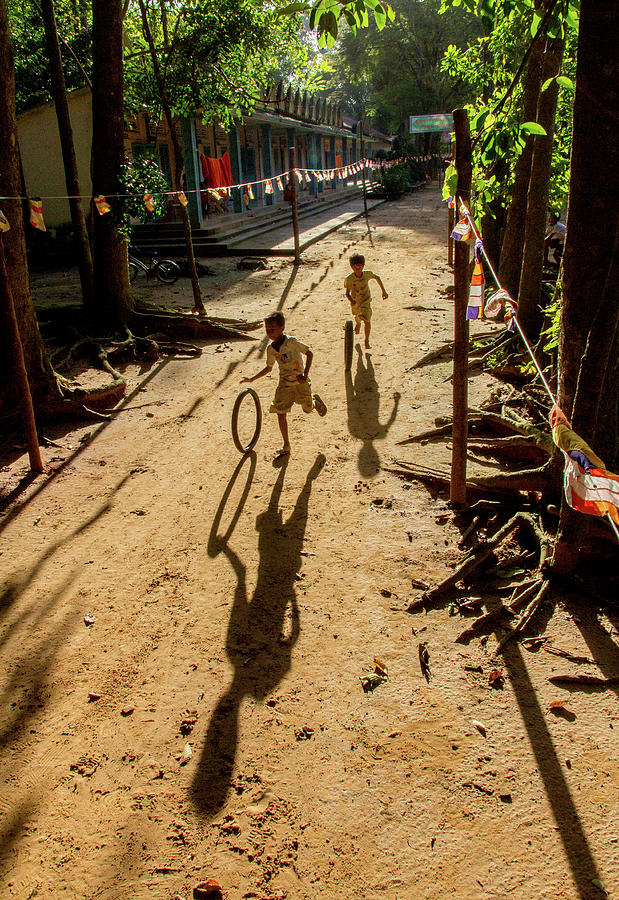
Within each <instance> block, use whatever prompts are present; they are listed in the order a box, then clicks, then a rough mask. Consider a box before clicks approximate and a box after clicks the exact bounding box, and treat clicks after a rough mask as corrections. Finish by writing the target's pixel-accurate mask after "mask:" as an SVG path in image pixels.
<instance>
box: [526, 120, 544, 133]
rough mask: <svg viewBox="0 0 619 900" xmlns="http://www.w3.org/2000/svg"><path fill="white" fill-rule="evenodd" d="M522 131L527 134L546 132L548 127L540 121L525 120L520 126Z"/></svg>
mask: <svg viewBox="0 0 619 900" xmlns="http://www.w3.org/2000/svg"><path fill="white" fill-rule="evenodd" d="M520 131H521V132H524V133H525V134H541V135H545V134H546V129H545V128H544V127H543V126H542V125H540V124H539V123H538V122H523V124H522V125H521V126H520Z"/></svg>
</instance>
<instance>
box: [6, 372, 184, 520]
mask: <svg viewBox="0 0 619 900" xmlns="http://www.w3.org/2000/svg"><path fill="white" fill-rule="evenodd" d="M170 360H171V357H166V359H164V360H161V362H159V363H157V365H156V366H155V367H154V368H153V369H152V371H151V372H150V373H149V374H148V375H147V377H146V378H145V379H144V380H143V381H141V382H140V384H139V385H137V386H136V387H135V389H134V390H133V391H131V393H130V394H128V395H127V397H125V399H124V400H123V401H122V403H120V404H119V405H118V406H117V407H116V409H114V410H113V412H112V413H111V416H110V418H109V419H108V420H106V421H105V422H101V424H100V425H97V427H96V428H95V429H93V431H91V432H90V433H89V434H88V435H87V436H85V437H84V438H83V439H82V440H81V442H80V445H79V447H76V448H75V450H72V451H71V453H70V455H69V456H67V457H66V459H64V460H62V462H61V463H59V464H58V465H57V466H55V467H54V469H53V471H51V472H48V473H44V474H43V475H38V476H36V477H35V478H31V477H29V476H26V477H24V478H22V480H21V481H20V484H19V486H18V488H14V489H13V491H11V494H10V497H11V500H10V502H11V503H12V502H13V501H15V500H17V498H18V496H19V495H20V494H22V493H23V492H24V491H26V490H27V488H28V486H29V485H30V484H32V482H33V480H36V479H37V478H38V479H39V484H38V486H37V487H36V488H35V489H34V490H33V491H32V493H30V494H28V496H27V497H25V498H24V499H23V500H22V502H21V503H16V504H15V506H12V507H11V508H10V509H9V511H8V512H7V513H6V515H5V516H4V517H3V518H2V519H1V520H0V534H1V533H2V531H4V529H5V528H6V527H7V525H8V524H9V523H10V522H12V521H13V519H14V518H15V517H16V516H17V515H19V513H20V512H21V511H22V510H23V509H25V508H26V506H27V505H28V504H29V503H30V502H31V501H32V500H34V498H35V497H38V495H39V494H40V493H42V491H44V490H45V488H46V487H48V485H50V484H52V482H53V481H54V480H55V479H56V478H57V477H58V475H60V474H61V473H62V472H63V471H64V470H65V469H66V468H67V466H70V465H71V463H73V462H74V461H75V460H76V459H77V457H78V456H80V454H82V453H83V452H84V451H85V450H86V449H87V447H89V446H90V445H91V444H92V442H93V441H94V440H95V438H96V437H98V436H99V434H101V432H102V431H103V430H104V429H105V428H107V427H108V425H109V424H110V423H111V422H113V421H114V418H115V417H116V415H117V414H118V413H120V412H122V411H123V410H124V409H125V408H126V407H128V405H129V404H130V403H131V401H132V400H133V398H134V397H135V396H136V395H137V394H138V393H139V392H140V391H143V390H144V388H145V387H146V386H147V385H148V384H149V382H151V381H152V379H153V378H154V377H155V375H157V374H158V373H159V372H160V371H161V370H162V369H163V368H164V367H165V366H167V365H168V363H169V362H170ZM58 427H59V428H64V429H65V431H70V430H72V429H74V428H75V421H73V423H72V424H71V427H69V425H68V423H64V424H61V425H59V426H58ZM63 433H64V432H63ZM126 477H129V476H126ZM114 490H115V491H116V490H118V487H117V488H115V489H114ZM1 503H2V507H4V508H7V507H8V506H9V502H8V498H1Z"/></svg>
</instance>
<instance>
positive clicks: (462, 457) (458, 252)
mask: <svg viewBox="0 0 619 900" xmlns="http://www.w3.org/2000/svg"><path fill="white" fill-rule="evenodd" d="M453 117H454V131H455V136H456V171H457V173H458V187H457V190H456V213H457V211H458V203H459V202H460V201H461V200H464V201H465V202H466V203H468V202H469V200H470V196H471V172H472V165H471V159H472V156H471V133H470V129H469V119H468V113H467V112H466V110H465V109H454V112H453ZM455 243H456V246H455V254H454V257H455V258H454V364H453V449H452V454H451V482H450V488H449V499H450V501H451V503H453V504H454V505H455V506H461V505H463V504H464V503H466V439H467V425H468V423H467V393H468V380H467V369H468V343H469V323H468V321H467V318H466V307H467V303H468V296H469V275H468V269H469V248H468V243H463V242H462V241H456V242H455Z"/></svg>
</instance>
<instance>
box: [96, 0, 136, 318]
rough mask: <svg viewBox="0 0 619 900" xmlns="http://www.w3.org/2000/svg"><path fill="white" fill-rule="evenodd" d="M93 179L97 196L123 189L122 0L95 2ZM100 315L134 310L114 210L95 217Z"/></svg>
mask: <svg viewBox="0 0 619 900" xmlns="http://www.w3.org/2000/svg"><path fill="white" fill-rule="evenodd" d="M92 12H93V21H92V57H93V67H92V76H93V77H92V142H93V152H92V183H93V193H94V195H95V196H97V195H98V194H104V195H105V196H110V197H114V196H116V195H118V194H122V193H123V189H122V186H121V182H120V175H121V172H122V167H123V163H124V143H123V139H124V128H125V126H124V113H125V109H124V94H123V47H122V23H123V5H122V2H121V0H93V4H92ZM93 235H94V242H93V249H94V275H95V310H94V312H95V318H96V320H97V322H98V324H99V326H100V327H102V328H104V329H107V330H115V329H118V328H121V327H123V326H125V325H126V323H127V321H128V319H129V315H130V313H131V311H132V300H131V292H130V289H129V269H128V260H127V245H126V243H125V241H124V239H123V238H122V236H121V235H120V234H119V232H118V228H117V227H116V222H115V221H114V216H113V214H108V215H104V216H100V215H98V214H95V215H94V216H93Z"/></svg>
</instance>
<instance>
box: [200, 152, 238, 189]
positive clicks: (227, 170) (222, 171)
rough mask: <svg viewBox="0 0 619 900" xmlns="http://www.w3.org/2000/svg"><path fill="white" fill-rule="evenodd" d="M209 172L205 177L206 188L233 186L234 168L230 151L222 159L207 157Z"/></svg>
mask: <svg viewBox="0 0 619 900" xmlns="http://www.w3.org/2000/svg"><path fill="white" fill-rule="evenodd" d="M204 159H205V161H206V167H207V171H206V174H205V177H204V180H205V181H206V186H207V187H210V188H216V187H229V186H230V185H231V184H232V167H231V165H230V156H229V154H228V151H227V150H226V152H225V153H224V155H223V156H222V157H221V158H220V159H214V158H213V157H212V156H205V157H204Z"/></svg>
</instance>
